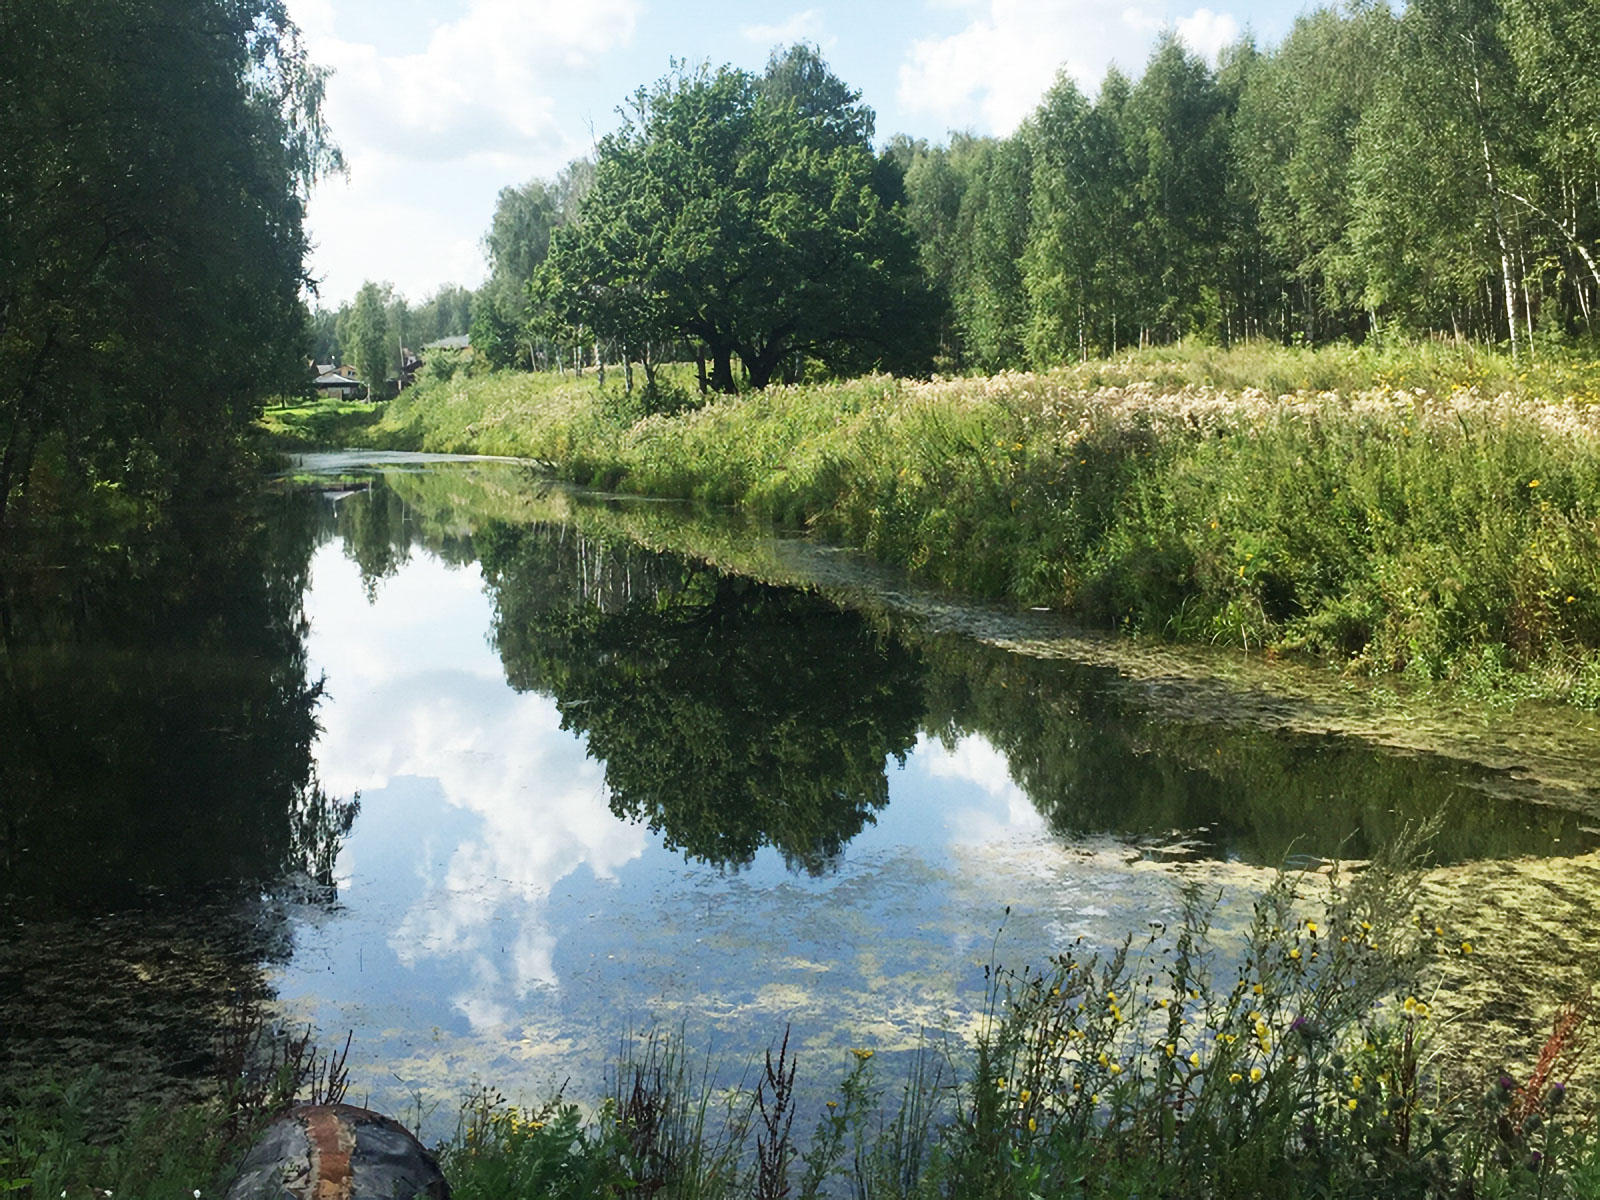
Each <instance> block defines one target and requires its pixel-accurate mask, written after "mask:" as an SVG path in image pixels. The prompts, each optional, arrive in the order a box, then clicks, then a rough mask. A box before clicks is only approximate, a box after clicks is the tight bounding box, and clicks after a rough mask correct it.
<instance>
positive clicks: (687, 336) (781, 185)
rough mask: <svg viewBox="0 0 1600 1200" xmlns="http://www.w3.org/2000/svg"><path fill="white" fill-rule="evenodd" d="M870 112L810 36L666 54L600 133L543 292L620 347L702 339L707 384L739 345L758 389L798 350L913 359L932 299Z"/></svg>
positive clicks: (854, 358)
mask: <svg viewBox="0 0 1600 1200" xmlns="http://www.w3.org/2000/svg"><path fill="white" fill-rule="evenodd" d="M872 121H873V118H872V111H871V110H870V109H869V108H867V107H866V106H864V105H862V104H861V103H860V94H859V93H858V92H854V91H852V90H850V89H849V88H848V87H847V86H845V85H844V84H843V83H841V82H840V81H839V80H838V79H837V78H836V77H835V76H834V75H833V74H832V73H831V72H829V71H828V69H827V67H826V65H825V64H824V63H823V62H822V60H821V59H820V58H819V57H818V56H817V54H816V51H815V50H813V49H811V48H810V47H807V46H796V47H793V48H791V49H790V50H788V51H786V52H782V53H778V54H775V55H774V56H773V58H772V60H771V62H770V63H769V64H768V67H767V70H766V72H765V73H764V74H762V75H754V74H751V73H749V72H745V71H737V70H733V69H731V68H727V67H724V68H721V69H719V70H716V71H711V70H709V69H705V68H701V69H697V70H687V69H683V68H680V69H678V70H677V71H675V72H674V73H673V74H671V75H669V76H667V77H666V78H664V79H662V80H661V81H660V82H658V83H656V84H655V85H654V86H653V87H651V88H644V89H641V90H640V91H639V92H637V93H636V94H635V96H634V98H633V102H632V106H631V110H630V112H629V113H628V114H626V119H625V121H624V123H623V126H622V128H621V129H620V130H618V131H617V132H616V133H613V134H611V135H610V136H608V137H607V138H605V139H604V140H603V141H602V142H601V143H600V147H599V156H598V160H597V162H596V165H595V176H594V186H593V190H592V191H591V192H590V193H589V196H588V198H587V200H586V201H585V203H584V206H583V210H582V214H581V217H580V219H579V220H578V221H577V222H576V223H575V224H573V225H571V226H569V227H567V228H564V229H557V230H556V231H555V233H554V235H553V236H552V238H551V251H550V257H549V259H548V260H547V262H546V265H545V268H544V270H543V271H542V272H541V276H540V281H539V288H540V291H541V294H542V297H543V298H544V299H545V300H546V301H547V302H548V303H549V304H550V306H551V307H552V308H553V309H554V310H555V311H556V312H557V314H558V315H559V316H560V317H561V318H562V319H563V320H565V321H567V322H569V323H571V324H574V325H581V326H584V327H586V328H588V329H590V330H592V331H593V332H594V333H596V334H597V335H599V336H601V337H606V338H615V339H618V340H619V341H620V342H621V343H622V344H623V345H624V346H639V345H641V344H643V343H644V342H647V341H658V340H666V339H684V340H690V341H694V342H698V343H700V344H701V345H703V346H704V348H705V351H706V353H707V356H708V357H709V358H710V360H711V366H712V374H711V383H712V386H714V387H715V388H717V389H718V390H720V391H726V392H731V391H733V390H735V388H736V386H737V385H736V382H735V379H734V375H733V356H734V355H735V354H737V355H738V356H739V359H740V360H741V361H742V362H743V364H744V368H745V370H746V372H747V373H748V375H749V381H750V384H751V386H752V387H756V388H761V387H765V386H766V385H767V383H768V382H769V381H770V380H771V379H772V378H773V375H774V374H775V372H777V371H778V369H779V368H780V366H782V365H783V364H784V363H785V361H786V360H788V359H790V358H791V356H798V355H808V356H813V357H816V358H819V359H821V360H823V361H824V362H827V363H829V364H830V365H833V366H836V367H839V368H841V369H856V368H860V367H864V366H872V365H881V366H885V367H888V368H891V369H902V370H904V369H908V368H909V369H915V368H917V367H919V366H921V365H922V363H923V362H924V361H926V359H927V356H928V350H929V347H930V345H931V330H932V328H933V321H932V317H933V313H932V310H931V306H930V305H929V303H928V300H927V295H928V294H927V290H926V286H925V285H924V283H923V281H922V276H921V272H920V270H919V267H918V262H917V250H916V243H915V239H914V237H913V235H912V234H911V231H910V229H909V227H908V225H907V224H906V221H905V219H904V217H903V215H902V211H901V208H900V206H899V205H897V204H896V203H895V200H896V197H895V195H894V194H893V193H894V192H895V191H896V190H897V188H896V185H897V182H898V173H897V172H894V171H892V170H889V171H886V170H883V169H882V168H881V164H880V163H879V162H878V160H877V159H876V158H875V157H874V155H873V151H872V145H871V137H872Z"/></svg>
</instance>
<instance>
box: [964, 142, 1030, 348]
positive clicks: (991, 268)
mask: <svg viewBox="0 0 1600 1200" xmlns="http://www.w3.org/2000/svg"><path fill="white" fill-rule="evenodd" d="M1031 183H1032V178H1031V172H1030V169H1029V145H1028V142H1027V140H1026V139H1024V138H1020V137H1017V138H1007V139H1006V140H1004V141H998V142H988V143H986V144H985V145H984V146H983V148H982V149H981V150H980V151H979V152H978V154H977V156H976V160H975V162H974V164H973V167H972V170H971V174H970V177H969V179H968V183H967V187H966V189H965V190H964V191H963V193H962V196H961V206H960V209H959V211H958V214H957V219H956V228H957V235H956V236H957V240H958V243H959V245H960V247H961V250H960V253H959V256H958V258H957V261H956V265H955V280H954V282H955V296H954V308H955V318H956V325H957V327H958V328H959V329H960V330H961V335H962V346H963V351H964V357H965V358H966V360H967V361H968V362H971V363H972V364H974V365H976V366H979V367H982V368H983V369H984V370H987V371H996V370H1000V369H1002V368H1004V367H1014V366H1020V365H1021V362H1022V341H1023V334H1024V331H1025V322H1026V314H1027V298H1026V295H1025V293H1024V290H1023V278H1022V256H1023V251H1024V249H1025V247H1026V245H1027V240H1028V224H1029V210H1028V196H1029V189H1030V186H1031Z"/></svg>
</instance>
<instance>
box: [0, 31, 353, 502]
mask: <svg viewBox="0 0 1600 1200" xmlns="http://www.w3.org/2000/svg"><path fill="white" fill-rule="evenodd" d="M152 30H159V31H160V35H159V36H153V35H152V32H151V31H152ZM321 85H322V77H321V75H320V74H319V72H318V71H317V70H316V69H315V68H313V67H311V66H310V65H309V64H308V63H307V61H306V59H305V55H304V52H303V50H302V48H301V46H300V43H299V40H298V34H297V32H296V30H295V28H294V26H293V25H292V24H291V23H290V22H289V20H288V17H287V14H286V12H285V10H284V7H283V5H282V4H281V3H279V2H278V0H260V2H255V3H252V2H234V0H207V2H205V3H201V4H198V5H197V4H195V3H189V2H185V3H177V2H175V0H89V2H85V3H77V2H72V3H67V2H65V0H41V2H40V3H29V4H26V5H7V6H6V8H5V9H4V10H3V12H0V95H4V96H5V97H6V100H5V102H4V103H3V104H0V144H4V145H5V147H6V153H5V154H4V155H3V156H0V312H3V313H4V316H3V318H0V520H3V519H4V517H5V514H6V511H7V509H8V508H9V506H10V505H12V504H13V503H14V502H15V501H16V500H17V498H18V497H19V495H21V494H22V493H24V492H25V491H26V490H27V489H28V488H29V487H30V486H34V485H35V484H37V486H39V487H41V488H42V487H45V486H46V485H45V484H44V483H43V481H39V480H35V479H34V478H33V475H34V469H35V468H36V467H37V468H41V469H43V468H44V467H45V466H46V465H48V467H49V469H50V470H51V471H55V472H60V477H61V479H63V480H66V481H70V482H71V483H72V484H73V485H74V486H79V487H88V486H91V485H93V484H95V483H102V482H103V483H108V484H113V485H117V486H126V487H129V488H131V489H133V490H135V491H139V492H142V493H145V494H160V493H161V492H162V491H163V490H164V489H165V488H166V487H167V486H169V484H170V479H171V474H172V472H173V471H174V470H175V468H176V464H178V463H179V462H185V463H188V462H192V461H193V460H194V459H195V458H196V457H197V456H198V455H199V454H201V453H203V452H204V451H205V450H206V449H207V448H208V447H211V446H213V445H214V444H215V443H217V442H219V441H226V440H227V439H228V438H230V437H232V436H233V435H234V434H236V433H237V432H238V431H239V430H240V429H242V428H243V427H244V426H245V425H246V424H247V423H248V422H249V420H250V419H251V418H252V417H253V416H254V415H255V410H256V407H257V405H258V403H259V399H260V397H261V396H262V395H263V394H270V393H271V392H275V391H290V390H295V389H297V388H298V387H299V386H300V385H301V383H302V382H303V379H304V357H303V356H304V354H305V348H304V344H303V340H302V339H303V337H304V333H305V318H304V309H303V306H302V303H301V300H300V296H299V291H300V286H301V283H302V279H303V266H302V259H303V256H304V253H305V250H306V240H305V235H304V232H303V229H302V213H303V205H304V199H305V194H306V189H307V188H308V186H309V184H310V182H311V180H312V179H313V178H314V177H315V176H317V175H318V174H320V173H321V172H323V171H324V170H327V169H329V168H332V167H336V166H337V165H338V160H337V153H336V152H335V151H333V150H332V149H331V148H330V147H329V146H328V144H327V142H326V141H325V137H324V131H323V128H322V125H321V120H320V115H319V106H320V99H321Z"/></svg>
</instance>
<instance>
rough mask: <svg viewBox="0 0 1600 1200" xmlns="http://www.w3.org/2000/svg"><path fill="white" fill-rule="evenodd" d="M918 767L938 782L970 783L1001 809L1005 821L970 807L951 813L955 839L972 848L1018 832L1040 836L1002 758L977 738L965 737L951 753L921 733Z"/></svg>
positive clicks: (1038, 822)
mask: <svg viewBox="0 0 1600 1200" xmlns="http://www.w3.org/2000/svg"><path fill="white" fill-rule="evenodd" d="M917 763H918V765H919V767H920V768H921V769H922V770H924V771H926V772H927V773H928V774H929V775H932V776H934V777H936V778H944V779H957V780H961V781H963V782H966V783H970V784H973V785H975V786H976V787H978V788H980V789H981V790H982V791H983V792H984V793H985V794H986V795H988V796H990V797H992V798H993V799H994V800H997V801H1000V802H1001V803H1002V804H1004V806H1005V815H1004V817H1003V818H1002V817H1000V816H998V815H997V814H996V813H995V812H994V811H993V810H992V809H990V808H989V807H987V806H984V807H978V806H973V807H971V808H967V809H964V810H963V811H961V812H959V813H956V814H953V815H952V816H951V818H950V830H951V833H952V835H953V840H954V841H956V842H958V843H964V844H968V845H971V844H974V843H985V842H992V841H995V840H997V839H999V838H1002V837H1005V838H1010V837H1015V836H1016V835H1017V834H1019V833H1043V832H1044V830H1045V822H1044V818H1043V817H1042V816H1040V815H1039V810H1038V809H1037V808H1035V807H1034V806H1033V803H1032V801H1030V800H1029V799H1028V796H1027V793H1025V792H1024V791H1023V790H1022V789H1021V788H1020V787H1018V786H1017V785H1016V782H1015V781H1014V780H1013V779H1012V778H1011V764H1010V763H1009V762H1008V761H1007V760H1006V756H1005V755H1004V754H1003V753H1001V752H1000V751H999V750H997V749H996V748H995V746H994V745H993V743H991V742H990V741H989V740H988V739H987V738H985V737H983V736H981V735H980V734H967V735H966V736H965V737H963V738H962V739H961V740H960V741H958V742H957V743H956V745H955V748H954V749H952V750H947V749H945V747H944V745H943V743H941V742H939V741H937V740H935V739H931V738H929V737H928V736H927V735H926V734H923V735H922V736H920V737H919V738H918V739H917Z"/></svg>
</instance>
